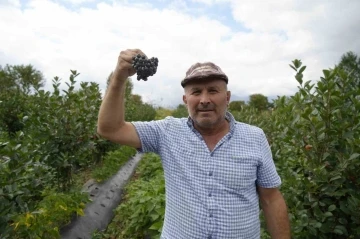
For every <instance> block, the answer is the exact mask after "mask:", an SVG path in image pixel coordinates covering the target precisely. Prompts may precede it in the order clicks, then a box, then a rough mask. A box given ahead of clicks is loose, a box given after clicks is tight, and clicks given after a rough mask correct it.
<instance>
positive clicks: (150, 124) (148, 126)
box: [132, 119, 168, 153]
mask: <svg viewBox="0 0 360 239" xmlns="http://www.w3.org/2000/svg"><path fill="white" fill-rule="evenodd" d="M167 121H168V120H167V119H163V120H153V121H145V122H140V121H135V122H132V124H133V125H134V127H135V130H136V132H137V134H138V136H139V139H140V142H141V148H139V149H137V151H138V152H139V153H148V152H154V153H159V149H160V142H161V140H162V138H163V136H164V132H165V129H166V125H167V124H168V122H167Z"/></svg>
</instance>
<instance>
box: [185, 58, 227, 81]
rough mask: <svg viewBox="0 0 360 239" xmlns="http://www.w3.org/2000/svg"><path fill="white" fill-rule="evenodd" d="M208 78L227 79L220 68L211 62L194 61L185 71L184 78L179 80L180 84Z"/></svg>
mask: <svg viewBox="0 0 360 239" xmlns="http://www.w3.org/2000/svg"><path fill="white" fill-rule="evenodd" d="M210 78H218V79H222V80H224V81H225V82H226V84H227V83H228V81H229V79H228V77H227V76H226V75H225V73H224V72H223V71H222V70H221V68H220V67H219V66H217V65H215V64H214V63H212V62H204V63H199V62H198V63H195V64H194V65H192V66H191V67H190V68H189V69H188V70H187V72H186V75H185V78H184V79H183V80H182V81H181V86H182V87H185V85H186V84H187V83H188V82H190V81H192V80H200V79H201V80H207V79H210Z"/></svg>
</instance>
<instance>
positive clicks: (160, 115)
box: [155, 107, 172, 120]
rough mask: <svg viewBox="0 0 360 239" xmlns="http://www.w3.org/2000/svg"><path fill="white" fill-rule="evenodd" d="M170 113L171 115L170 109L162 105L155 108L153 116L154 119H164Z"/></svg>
mask: <svg viewBox="0 0 360 239" xmlns="http://www.w3.org/2000/svg"><path fill="white" fill-rule="evenodd" d="M171 115H172V110H170V109H166V108H163V107H158V108H156V116H155V119H156V120H160V119H164V118H165V117H167V116H171Z"/></svg>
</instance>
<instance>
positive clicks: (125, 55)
mask: <svg viewBox="0 0 360 239" xmlns="http://www.w3.org/2000/svg"><path fill="white" fill-rule="evenodd" d="M137 54H140V55H145V54H144V53H143V52H142V51H141V50H139V49H127V50H126V51H121V52H120V55H119V57H118V62H117V64H116V68H115V71H114V73H113V77H114V80H117V81H123V82H124V81H126V79H127V78H129V77H130V76H133V75H134V74H135V73H136V71H135V69H134V67H133V66H132V63H133V57H134V56H136V55H137ZM145 56H146V55H145Z"/></svg>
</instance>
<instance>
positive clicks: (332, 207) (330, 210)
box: [328, 204, 336, 212]
mask: <svg viewBox="0 0 360 239" xmlns="http://www.w3.org/2000/svg"><path fill="white" fill-rule="evenodd" d="M335 209H336V206H335V205H334V204H332V205H330V206H329V208H328V211H329V212H332V211H334V210H335Z"/></svg>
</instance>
